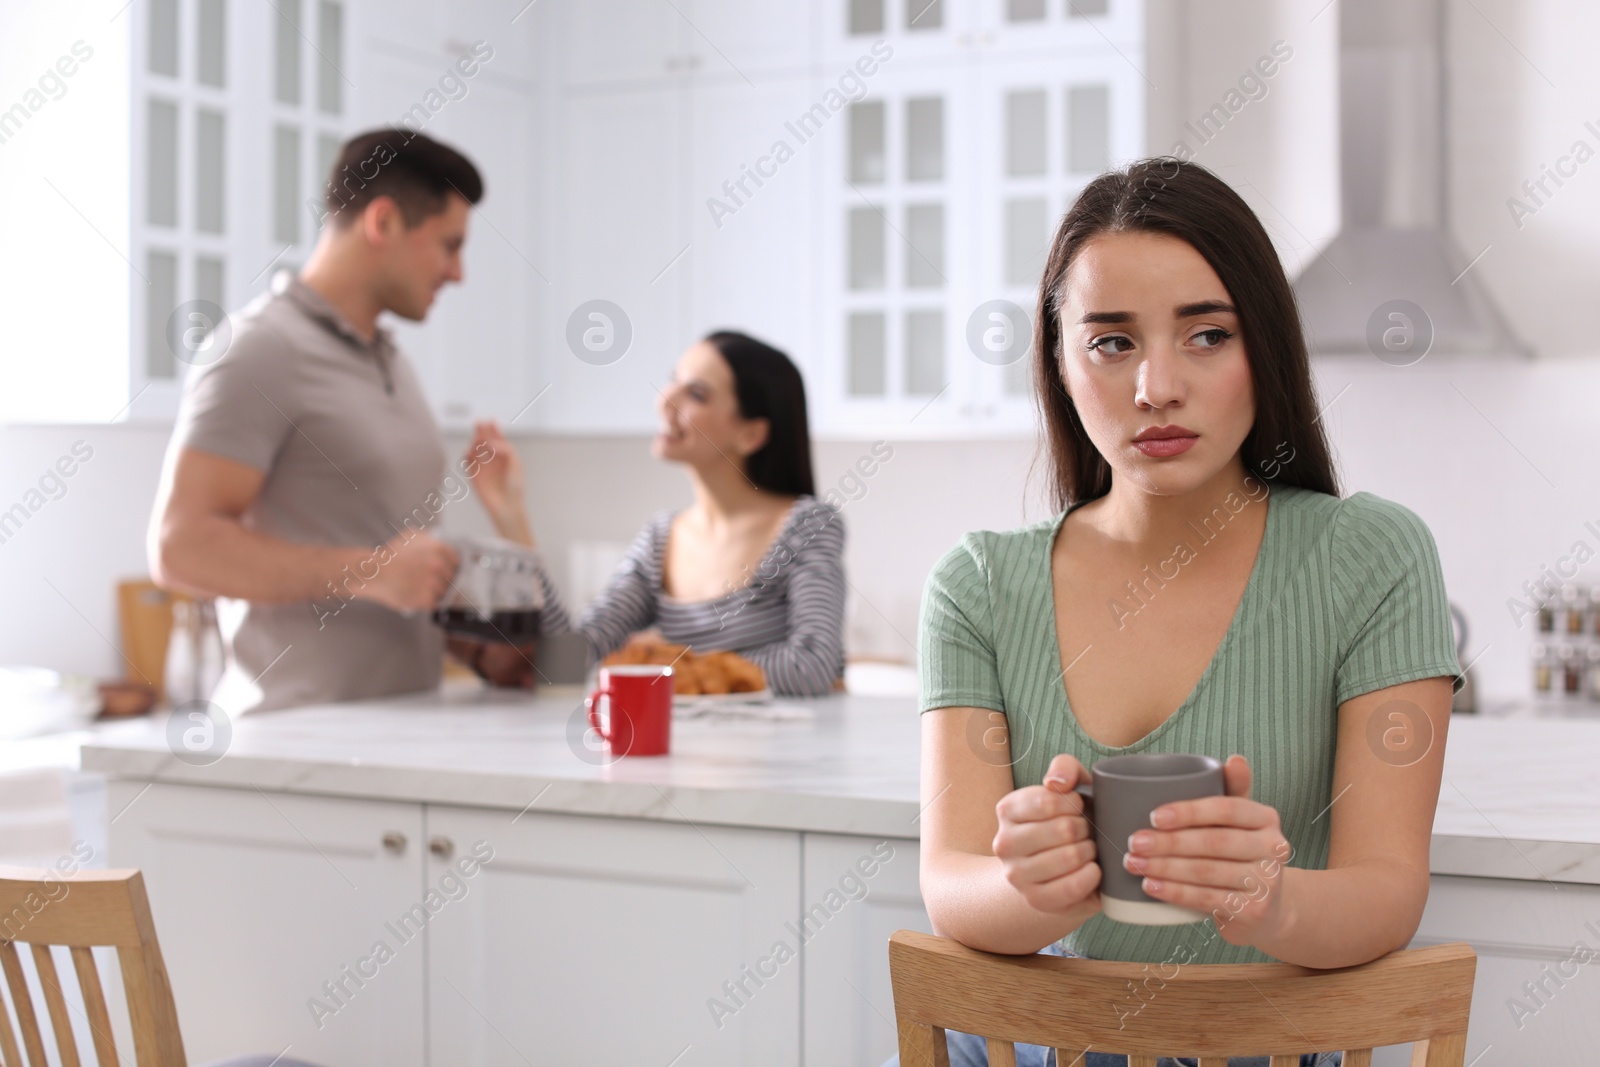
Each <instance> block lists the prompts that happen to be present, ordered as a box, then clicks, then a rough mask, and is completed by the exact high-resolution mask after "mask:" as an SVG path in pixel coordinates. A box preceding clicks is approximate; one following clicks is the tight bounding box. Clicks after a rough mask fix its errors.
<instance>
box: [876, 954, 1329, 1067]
mask: <svg viewBox="0 0 1600 1067" xmlns="http://www.w3.org/2000/svg"><path fill="white" fill-rule="evenodd" d="M1041 955H1045V956H1076V955H1077V953H1075V952H1068V951H1067V950H1066V949H1063V948H1061V947H1060V946H1059V945H1051V946H1049V947H1048V948H1046V949H1044V950H1043V951H1042V952H1041ZM944 1036H945V1041H946V1043H947V1044H948V1046H949V1048H950V1067H989V1053H988V1050H987V1048H986V1047H985V1045H984V1040H983V1038H981V1037H978V1036H976V1035H974V1034H963V1033H961V1032H960V1031H959V1030H946V1031H945V1032H944ZM1156 1062H1157V1067H1196V1064H1198V1063H1199V1061H1198V1060H1194V1059H1191V1058H1189V1057H1188V1056H1179V1057H1177V1058H1173V1057H1171V1056H1163V1057H1161V1059H1159V1060H1158V1061H1156ZM1343 1062H1344V1053H1342V1052H1324V1053H1321V1054H1317V1053H1310V1052H1308V1053H1306V1054H1305V1055H1303V1056H1301V1057H1300V1067H1340V1065H1341V1064H1342V1063H1343ZM1270 1063H1271V1060H1270V1058H1269V1057H1266V1056H1232V1057H1229V1059H1228V1067H1268V1065H1269V1064H1270ZM883 1067H900V1057H899V1055H898V1054H896V1055H894V1056H891V1057H890V1058H889V1059H888V1060H886V1061H884V1064H883ZM1017 1067H1057V1065H1056V1053H1055V1049H1049V1048H1045V1047H1044V1046H1043V1045H1018V1046H1017ZM1062 1067H1128V1057H1127V1056H1125V1055H1123V1054H1122V1053H1120V1052H1090V1053H1088V1054H1087V1055H1085V1056H1084V1057H1083V1059H1082V1061H1080V1062H1079V1063H1077V1064H1063V1065H1062Z"/></svg>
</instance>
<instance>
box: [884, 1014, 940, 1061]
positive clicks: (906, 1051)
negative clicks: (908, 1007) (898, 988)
mask: <svg viewBox="0 0 1600 1067" xmlns="http://www.w3.org/2000/svg"><path fill="white" fill-rule="evenodd" d="M895 1024H896V1029H898V1030H899V1032H900V1064H901V1067H950V1047H949V1046H948V1045H946V1044H945V1040H944V1031H943V1030H941V1029H940V1028H939V1027H937V1026H924V1025H922V1024H920V1023H914V1022H912V1021H911V1020H909V1019H906V1018H904V1017H897V1018H896V1020H895Z"/></svg>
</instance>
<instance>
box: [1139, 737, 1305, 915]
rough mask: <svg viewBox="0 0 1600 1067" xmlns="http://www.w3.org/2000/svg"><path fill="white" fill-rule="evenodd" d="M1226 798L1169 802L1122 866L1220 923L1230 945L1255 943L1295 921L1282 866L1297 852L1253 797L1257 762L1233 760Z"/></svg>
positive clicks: (1153, 889)
mask: <svg viewBox="0 0 1600 1067" xmlns="http://www.w3.org/2000/svg"><path fill="white" fill-rule="evenodd" d="M1223 780H1224V782H1225V783H1226V787H1227V795H1225V796H1220V797H1202V798H1200V799H1199V800H1181V801H1174V802H1173V803H1171V804H1163V805H1161V806H1160V807H1159V808H1157V809H1156V810H1155V812H1154V813H1153V815H1152V825H1154V826H1155V827H1156V829H1155V830H1140V831H1139V832H1138V833H1136V834H1134V835H1133V837H1132V838H1131V839H1129V842H1128V853H1127V855H1126V856H1124V857H1123V866H1124V867H1125V868H1126V869H1127V870H1129V871H1131V872H1132V873H1134V874H1142V875H1144V876H1145V879H1144V883H1143V884H1144V890H1145V892H1146V893H1149V894H1150V895H1151V896H1152V897H1155V898H1156V899H1158V900H1162V901H1165V902H1166V903H1168V904H1176V905H1178V906H1180V907H1184V908H1193V909H1194V910H1195V911H1199V912H1204V913H1206V914H1208V915H1210V916H1212V917H1213V918H1214V919H1215V920H1216V924H1217V932H1218V933H1220V934H1221V935H1222V938H1223V940H1225V941H1227V942H1229V943H1230V944H1235V945H1251V944H1255V943H1257V942H1259V941H1264V940H1268V939H1270V938H1272V937H1274V936H1276V935H1277V934H1278V932H1279V931H1281V930H1282V929H1283V927H1284V925H1285V924H1286V923H1287V921H1288V916H1289V907H1288V905H1287V904H1286V903H1285V901H1284V899H1283V896H1284V894H1283V888H1284V878H1283V869H1284V868H1283V865H1284V864H1285V863H1286V862H1288V860H1289V857H1290V855H1291V854H1292V853H1293V851H1294V850H1293V847H1292V846H1291V845H1290V844H1289V841H1288V839H1287V838H1285V837H1284V836H1283V831H1282V829H1281V828H1280V827H1279V824H1278V812H1277V809H1275V808H1272V807H1270V806H1268V805H1266V804H1261V803H1258V802H1256V801H1254V800H1251V799H1250V763H1249V761H1248V760H1246V759H1245V758H1244V757H1243V756H1239V755H1234V756H1230V757H1228V761H1227V763H1226V764H1224V765H1223Z"/></svg>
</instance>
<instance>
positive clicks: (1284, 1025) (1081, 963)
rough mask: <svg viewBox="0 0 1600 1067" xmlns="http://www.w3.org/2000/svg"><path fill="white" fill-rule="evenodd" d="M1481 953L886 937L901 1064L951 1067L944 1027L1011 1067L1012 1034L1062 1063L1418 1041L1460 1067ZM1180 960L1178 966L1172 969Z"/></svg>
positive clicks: (1220, 1065) (1364, 1065)
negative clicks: (1073, 949) (1159, 958)
mask: <svg viewBox="0 0 1600 1067" xmlns="http://www.w3.org/2000/svg"><path fill="white" fill-rule="evenodd" d="M1477 965H1478V957H1477V954H1476V953H1475V952H1473V951H1472V948H1471V946H1469V945H1466V944H1463V943H1460V942H1456V943H1452V944H1448V945H1433V946H1430V947H1428V948H1418V949H1407V950H1404V951H1401V952H1391V953H1390V954H1389V955H1387V956H1384V957H1382V958H1380V959H1376V960H1373V961H1372V962H1371V963H1365V964H1362V965H1361V966H1359V967H1345V968H1342V969H1339V970H1331V971H1318V970H1311V969H1309V968H1305V967H1297V966H1294V965H1292V964H1287V963H1238V964H1192V963H1191V964H1187V965H1185V966H1183V967H1177V966H1176V965H1175V964H1174V965H1167V966H1166V967H1161V966H1158V965H1156V964H1143V963H1121V962H1116V961H1111V960H1086V959H1077V958H1072V957H1062V956H996V955H991V954H990V953H987V952H978V951H975V950H973V949H969V948H967V947H965V946H964V945H961V944H959V943H957V942H955V941H950V940H947V939H945V938H942V937H934V936H933V935H931V934H924V933H918V932H916V931H913V930H899V931H897V932H896V933H895V934H894V935H893V936H891V937H890V938H889V976H890V981H891V982H892V984H893V986H894V1013H895V1021H896V1023H897V1025H898V1029H899V1033H900V1063H901V1067H930V1065H931V1067H948V1064H949V1059H948V1053H947V1050H946V1047H945V1037H944V1031H945V1030H947V1029H948V1030H958V1031H963V1032H965V1033H969V1034H979V1035H982V1036H983V1037H984V1038H985V1039H986V1040H987V1044H988V1051H989V1063H990V1065H991V1067H1013V1065H1014V1064H1015V1062H1016V1060H1015V1048H1014V1046H1015V1045H1016V1044H1017V1043H1022V1044H1029V1045H1043V1046H1045V1047H1047V1048H1054V1049H1055V1050H1056V1063H1057V1064H1058V1065H1059V1067H1073V1065H1075V1064H1076V1065H1077V1067H1083V1057H1084V1055H1085V1053H1086V1052H1088V1051H1090V1050H1093V1051H1096V1052H1116V1053H1123V1054H1125V1055H1127V1056H1128V1065H1129V1067H1155V1064H1156V1061H1157V1058H1158V1057H1160V1056H1195V1057H1198V1058H1199V1060H1200V1064H1201V1067H1226V1064H1227V1057H1228V1056H1268V1055H1270V1056H1271V1057H1272V1067H1298V1064H1299V1062H1300V1059H1299V1056H1300V1053H1302V1052H1326V1051H1332V1050H1344V1067H1369V1065H1370V1063H1371V1062H1372V1050H1373V1049H1374V1048H1376V1047H1379V1046H1382V1045H1400V1044H1407V1043H1411V1044H1412V1054H1411V1064H1412V1067H1462V1063H1463V1060H1464V1059H1465V1055H1466V1046H1467V1015H1468V1012H1469V1010H1470V1009H1471V1006H1472V981H1473V975H1474V972H1475V971H1476V969H1477ZM1174 971H1176V973H1173V972H1174Z"/></svg>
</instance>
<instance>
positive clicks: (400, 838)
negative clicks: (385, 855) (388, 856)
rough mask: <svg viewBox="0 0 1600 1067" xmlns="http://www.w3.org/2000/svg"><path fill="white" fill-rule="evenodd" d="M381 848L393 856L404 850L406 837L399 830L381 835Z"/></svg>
mask: <svg viewBox="0 0 1600 1067" xmlns="http://www.w3.org/2000/svg"><path fill="white" fill-rule="evenodd" d="M383 847H384V848H385V849H386V850H388V851H389V852H393V853H394V854H395V855H397V856H398V855H399V854H400V853H402V852H404V851H405V850H406V835H405V834H403V833H401V832H400V831H399V830H389V831H386V832H385V833H384V835H383Z"/></svg>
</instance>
